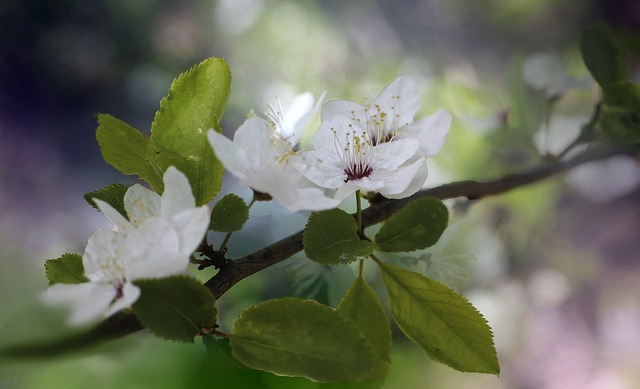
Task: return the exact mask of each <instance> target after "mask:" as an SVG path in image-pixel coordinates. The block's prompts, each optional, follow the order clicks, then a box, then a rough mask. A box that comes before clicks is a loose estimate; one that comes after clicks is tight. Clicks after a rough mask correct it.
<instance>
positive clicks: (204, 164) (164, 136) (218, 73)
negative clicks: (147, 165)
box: [151, 58, 231, 205]
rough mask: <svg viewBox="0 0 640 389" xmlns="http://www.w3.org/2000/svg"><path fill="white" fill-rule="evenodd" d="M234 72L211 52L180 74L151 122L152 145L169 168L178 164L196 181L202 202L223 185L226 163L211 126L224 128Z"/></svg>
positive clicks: (198, 199)
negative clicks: (215, 151) (211, 141)
mask: <svg viewBox="0 0 640 389" xmlns="http://www.w3.org/2000/svg"><path fill="white" fill-rule="evenodd" d="M230 90H231V73H230V71H229V65H228V64H227V63H226V62H225V61H224V60H223V59H220V58H209V59H206V60H204V61H203V62H201V63H199V64H198V65H196V66H194V67H193V68H192V69H191V70H189V71H188V72H186V73H183V74H181V75H180V77H178V78H177V79H176V80H175V81H174V82H173V83H172V84H171V88H170V89H169V94H168V95H167V97H165V98H164V99H163V100H162V102H161V103H160V109H159V110H158V112H156V115H155V118H154V120H153V124H152V125H151V151H152V154H153V155H154V158H155V160H156V161H158V164H159V165H160V166H162V167H163V168H164V169H163V171H164V170H166V168H167V167H169V166H171V165H174V166H176V168H178V170H180V171H181V172H183V173H184V174H185V175H186V176H187V177H188V178H189V182H190V183H191V187H192V189H193V195H194V196H195V198H196V203H197V205H203V204H206V203H208V202H209V201H211V200H212V199H213V198H214V197H215V195H216V194H217V193H218V192H219V191H220V185H221V183H222V173H223V171H224V168H223V167H222V164H221V163H220V162H219V161H218V160H217V159H216V158H215V156H214V154H213V149H212V148H211V146H210V145H209V141H208V140H207V131H208V130H209V129H212V128H213V129H215V130H216V131H218V132H220V131H222V128H221V127H220V119H221V118H222V114H223V113H224V110H225V108H226V105H227V101H228V100H229V92H230Z"/></svg>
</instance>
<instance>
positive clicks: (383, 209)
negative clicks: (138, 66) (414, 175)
mask: <svg viewBox="0 0 640 389" xmlns="http://www.w3.org/2000/svg"><path fill="white" fill-rule="evenodd" d="M634 153H635V152H634V151H632V150H628V149H623V148H613V147H600V148H594V149H591V150H589V151H587V152H584V153H583V154H580V155H578V156H576V157H574V158H572V159H569V160H565V161H554V162H549V163H546V164H543V165H541V166H537V167H533V168H530V169H526V170H522V171H520V172H519V173H514V174H509V175H506V176H503V177H501V178H498V179H496V180H493V181H459V182H454V183H450V184H445V185H441V186H438V187H435V188H431V189H425V190H422V191H420V192H418V193H416V194H415V195H413V196H411V197H408V198H406V199H402V200H385V201H382V202H378V203H375V204H373V205H372V206H370V207H369V208H367V209H366V210H364V211H363V213H362V223H363V226H364V227H368V226H372V225H374V224H377V223H380V222H383V221H384V220H386V219H388V218H389V217H390V216H391V215H393V214H394V213H395V212H397V211H398V210H399V209H400V208H402V207H403V206H405V205H406V204H407V203H409V202H411V201H413V200H415V199H417V198H420V197H425V196H433V197H437V198H439V199H441V200H444V199H451V198H457V197H466V198H468V199H470V200H477V199H481V198H484V197H487V196H494V195H498V194H501V193H504V192H507V191H510V190H512V189H515V188H518V187H521V186H525V185H529V184H532V183H535V182H537V181H540V180H543V179H545V178H548V177H550V176H553V175H555V174H559V173H562V172H564V171H566V170H569V169H571V168H573V167H575V166H578V165H581V164H584V163H587V162H592V161H597V160H600V159H604V158H608V157H612V156H615V155H623V154H628V155H633V154H634ZM301 250H302V231H300V232H297V233H295V234H293V235H291V236H289V237H287V238H284V239H282V240H280V241H278V242H276V243H273V244H272V245H270V246H267V247H265V248H263V249H261V250H258V251H256V252H254V253H252V254H249V255H247V256H245V257H243V258H240V259H237V260H233V261H228V262H227V263H226V264H225V266H223V267H222V268H221V269H220V270H219V271H218V273H217V274H216V275H215V276H213V277H212V278H211V279H209V280H208V281H207V282H206V283H205V286H206V287H207V288H209V290H210V291H211V293H212V294H213V295H214V296H215V297H216V299H217V298H220V297H221V296H222V295H223V294H224V293H225V292H226V291H228V290H229V289H230V288H231V287H232V286H234V285H235V284H236V283H238V282H239V281H241V280H243V279H245V278H247V277H249V276H250V275H252V274H255V273H257V272H259V271H261V270H263V269H266V268H268V267H270V266H272V265H274V264H276V263H278V262H281V261H283V260H285V259H287V258H289V257H291V256H292V255H294V254H295V253H297V252H299V251H301ZM143 328H144V326H143V325H142V324H141V323H140V322H139V321H138V319H137V318H136V317H135V316H134V315H133V314H131V313H122V312H121V313H118V314H116V315H114V316H113V317H111V318H109V319H107V320H105V321H104V322H102V323H101V324H99V325H98V326H96V327H94V328H92V329H90V330H89V331H88V332H86V333H84V334H82V335H79V336H78V335H75V336H74V337H71V338H66V339H60V340H57V341H54V342H51V343H49V344H42V343H40V344H37V345H35V344H34V345H31V346H28V345H27V346H25V345H23V346H17V347H12V348H4V349H2V350H0V358H1V357H2V356H3V355H4V356H10V357H28V358H33V357H48V356H52V355H58V354H60V353H64V352H65V350H67V351H68V350H71V349H77V348H78V347H83V346H85V347H86V346H90V345H92V344H95V343H97V342H100V341H106V340H110V339H115V338H119V337H122V336H125V335H128V334H131V333H134V332H137V331H139V330H141V329H143Z"/></svg>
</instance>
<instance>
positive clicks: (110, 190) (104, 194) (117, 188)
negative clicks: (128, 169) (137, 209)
mask: <svg viewBox="0 0 640 389" xmlns="http://www.w3.org/2000/svg"><path fill="white" fill-rule="evenodd" d="M130 186H131V185H124V184H110V185H107V186H105V187H102V188H100V189H98V190H94V191H93V192H88V193H85V194H84V196H83V197H84V199H85V200H86V201H87V202H88V203H89V204H90V205H91V206H92V207H94V208H96V209H98V206H97V205H96V203H95V202H94V201H93V199H99V200H102V201H104V202H105V203H107V204H109V205H111V206H112V207H113V208H114V209H115V210H116V211H118V212H120V214H121V215H122V216H124V217H125V218H126V219H129V216H128V215H127V212H126V211H125V210H124V195H125V193H127V189H129V187H130Z"/></svg>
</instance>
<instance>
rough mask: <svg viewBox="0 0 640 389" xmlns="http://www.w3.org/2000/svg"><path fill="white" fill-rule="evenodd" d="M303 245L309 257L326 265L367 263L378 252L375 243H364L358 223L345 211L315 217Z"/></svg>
mask: <svg viewBox="0 0 640 389" xmlns="http://www.w3.org/2000/svg"><path fill="white" fill-rule="evenodd" d="M302 243H303V245H304V252H305V254H306V255H307V257H309V258H310V259H312V260H314V261H316V262H318V263H321V264H323V265H339V264H345V263H349V262H353V261H356V260H359V259H363V258H366V257H367V256H368V255H370V254H371V253H372V252H373V251H374V250H375V249H376V245H375V244H374V243H372V242H369V241H365V240H361V239H360V237H359V236H358V225H357V223H356V221H355V219H354V218H353V216H351V215H349V214H348V213H346V212H345V211H343V210H341V209H332V210H330V211H324V212H315V213H312V214H311V216H310V217H309V221H308V222H307V225H306V226H305V229H304V234H303V236H302Z"/></svg>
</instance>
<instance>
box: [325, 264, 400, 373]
mask: <svg viewBox="0 0 640 389" xmlns="http://www.w3.org/2000/svg"><path fill="white" fill-rule="evenodd" d="M336 311H337V312H338V313H340V314H342V315H343V316H345V317H346V318H348V319H350V320H351V321H353V322H354V323H355V325H356V326H357V327H358V328H360V329H361V330H362V332H364V334H365V336H366V337H367V339H368V340H369V343H370V344H371V347H372V348H373V355H374V356H375V357H376V358H375V368H374V369H373V374H371V376H369V377H368V380H369V381H382V380H384V379H385V378H386V377H387V373H388V372H389V366H390V364H391V327H390V325H389V319H388V318H387V314H386V313H385V312H384V308H383V307H382V304H381V303H380V299H379V298H378V295H376V292H374V291H373V289H371V287H370V286H369V285H368V284H367V282H366V281H365V280H364V279H363V278H362V275H360V276H358V278H356V280H355V281H354V282H353V284H352V285H351V287H350V288H349V290H348V291H347V293H346V294H345V295H344V298H343V299H342V301H340V304H338V307H337V308H336Z"/></svg>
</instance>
